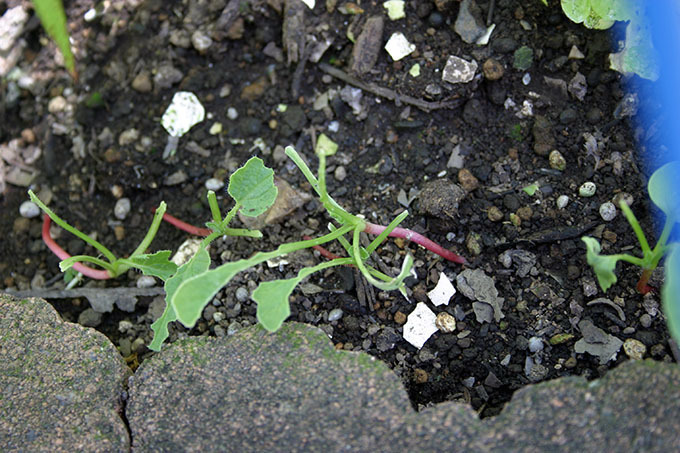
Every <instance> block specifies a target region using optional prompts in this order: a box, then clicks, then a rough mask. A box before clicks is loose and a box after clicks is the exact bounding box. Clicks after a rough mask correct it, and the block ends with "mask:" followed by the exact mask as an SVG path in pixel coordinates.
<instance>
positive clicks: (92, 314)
mask: <svg viewBox="0 0 680 453" xmlns="http://www.w3.org/2000/svg"><path fill="white" fill-rule="evenodd" d="M101 322H102V314H101V313H97V312H96V311H94V310H93V309H92V308H87V309H85V310H84V311H83V312H82V313H81V314H80V315H78V324H80V325H81V326H85V327H97V326H98V325H99V324H101Z"/></svg>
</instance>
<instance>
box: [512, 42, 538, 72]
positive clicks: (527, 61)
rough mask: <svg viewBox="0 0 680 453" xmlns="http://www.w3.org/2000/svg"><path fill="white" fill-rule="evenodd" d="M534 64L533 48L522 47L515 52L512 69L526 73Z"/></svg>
mask: <svg viewBox="0 0 680 453" xmlns="http://www.w3.org/2000/svg"><path fill="white" fill-rule="evenodd" d="M533 63H534V51H533V49H532V48H531V47H527V46H522V47H520V48H519V49H517V50H516V51H515V54H514V57H513V61H512V67H513V68H515V69H517V70H520V71H526V70H527V69H529V68H530V67H531V65H532V64H533Z"/></svg>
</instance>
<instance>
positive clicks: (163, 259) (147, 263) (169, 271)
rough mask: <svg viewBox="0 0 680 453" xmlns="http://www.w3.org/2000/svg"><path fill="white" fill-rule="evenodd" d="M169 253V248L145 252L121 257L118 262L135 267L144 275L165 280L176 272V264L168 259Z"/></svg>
mask: <svg viewBox="0 0 680 453" xmlns="http://www.w3.org/2000/svg"><path fill="white" fill-rule="evenodd" d="M170 253H171V252H170V250H161V251H160V252H156V253H154V254H153V255H148V254H145V255H135V256H131V257H130V258H121V259H119V260H118V262H119V263H121V264H127V265H128V266H130V267H136V268H137V269H139V270H141V271H142V273H143V274H144V275H153V276H154V277H158V278H160V279H161V280H163V281H166V280H167V279H169V278H170V277H171V276H172V275H173V274H174V273H175V272H177V265H176V264H175V263H173V262H172V261H170Z"/></svg>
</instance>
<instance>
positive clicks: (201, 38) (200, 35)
mask: <svg viewBox="0 0 680 453" xmlns="http://www.w3.org/2000/svg"><path fill="white" fill-rule="evenodd" d="M212 43H213V41H212V39H210V36H208V35H207V34H206V33H205V32H204V31H202V30H196V31H195V32H193V33H192V35H191V44H192V45H193V46H194V49H196V50H198V51H199V52H200V53H203V52H205V51H206V50H208V49H209V48H210V46H212Z"/></svg>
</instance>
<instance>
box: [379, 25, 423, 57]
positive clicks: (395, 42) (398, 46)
mask: <svg viewBox="0 0 680 453" xmlns="http://www.w3.org/2000/svg"><path fill="white" fill-rule="evenodd" d="M385 50H386V51H387V53H388V54H390V57H392V59H393V60H394V61H399V60H401V59H402V58H404V57H405V56H406V55H409V54H410V53H412V52H413V51H414V50H416V46H415V44H411V43H410V42H409V41H408V39H406V36H404V34H403V33H400V32H396V33H392V36H390V39H389V40H388V41H387V44H385Z"/></svg>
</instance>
